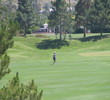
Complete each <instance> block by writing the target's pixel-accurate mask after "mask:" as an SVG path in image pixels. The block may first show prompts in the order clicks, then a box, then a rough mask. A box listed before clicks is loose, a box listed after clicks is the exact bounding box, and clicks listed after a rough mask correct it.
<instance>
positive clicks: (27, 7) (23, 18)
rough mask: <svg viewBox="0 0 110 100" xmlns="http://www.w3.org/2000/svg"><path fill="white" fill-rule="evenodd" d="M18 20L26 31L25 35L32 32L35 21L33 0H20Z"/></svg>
mask: <svg viewBox="0 0 110 100" xmlns="http://www.w3.org/2000/svg"><path fill="white" fill-rule="evenodd" d="M16 20H17V22H18V23H19V25H20V28H21V29H22V31H24V36H26V34H27V33H31V29H32V28H33V27H34V22H35V20H34V10H33V7H32V0H18V9H17V18H16Z"/></svg>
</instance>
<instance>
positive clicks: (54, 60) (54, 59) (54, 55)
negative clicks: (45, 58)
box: [53, 52, 56, 65]
mask: <svg viewBox="0 0 110 100" xmlns="http://www.w3.org/2000/svg"><path fill="white" fill-rule="evenodd" d="M55 62H56V52H54V54H53V65H54V64H55Z"/></svg>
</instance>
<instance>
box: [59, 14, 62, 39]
mask: <svg viewBox="0 0 110 100" xmlns="http://www.w3.org/2000/svg"><path fill="white" fill-rule="evenodd" d="M59 32H60V40H62V30H61V16H60V25H59Z"/></svg>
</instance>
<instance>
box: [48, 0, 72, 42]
mask: <svg viewBox="0 0 110 100" xmlns="http://www.w3.org/2000/svg"><path fill="white" fill-rule="evenodd" d="M52 9H53V11H52V12H51V13H50V16H49V17H48V18H49V25H50V27H53V28H55V29H56V30H57V31H58V32H59V33H60V40H62V34H64V33H65V32H67V26H68V24H70V23H68V21H69V20H70V19H71V17H70V16H69V14H68V13H69V10H68V5H67V3H66V1H65V0H56V1H54V2H52Z"/></svg>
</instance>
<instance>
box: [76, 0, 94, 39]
mask: <svg viewBox="0 0 110 100" xmlns="http://www.w3.org/2000/svg"><path fill="white" fill-rule="evenodd" d="M91 5H92V0H79V1H78V3H77V5H76V7H75V11H76V26H78V27H83V29H84V37H86V30H87V29H86V28H87V26H88V24H89V19H88V16H89V10H90V9H91Z"/></svg>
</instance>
